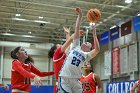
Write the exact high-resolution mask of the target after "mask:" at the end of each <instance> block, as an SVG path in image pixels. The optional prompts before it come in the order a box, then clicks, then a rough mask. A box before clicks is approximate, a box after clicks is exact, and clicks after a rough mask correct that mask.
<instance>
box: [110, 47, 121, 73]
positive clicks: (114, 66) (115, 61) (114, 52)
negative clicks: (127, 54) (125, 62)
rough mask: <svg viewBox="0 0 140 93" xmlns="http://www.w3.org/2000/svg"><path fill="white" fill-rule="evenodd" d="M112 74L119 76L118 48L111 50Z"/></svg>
mask: <svg viewBox="0 0 140 93" xmlns="http://www.w3.org/2000/svg"><path fill="white" fill-rule="evenodd" d="M112 72H113V73H112V74H113V75H118V74H120V48H119V47H116V48H113V49H112Z"/></svg>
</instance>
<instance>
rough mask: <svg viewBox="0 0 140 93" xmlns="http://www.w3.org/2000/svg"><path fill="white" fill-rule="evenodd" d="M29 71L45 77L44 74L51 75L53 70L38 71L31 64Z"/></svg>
mask: <svg viewBox="0 0 140 93" xmlns="http://www.w3.org/2000/svg"><path fill="white" fill-rule="evenodd" d="M31 72H33V73H34V74H36V75H38V76H40V77H45V76H50V75H53V74H54V72H53V71H52V72H40V71H39V70H38V69H37V68H36V67H35V66H33V65H32V64H31Z"/></svg>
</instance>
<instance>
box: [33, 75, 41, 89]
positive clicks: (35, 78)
mask: <svg viewBox="0 0 140 93" xmlns="http://www.w3.org/2000/svg"><path fill="white" fill-rule="evenodd" d="M34 84H35V85H36V87H40V85H42V83H41V78H40V77H39V76H37V75H36V76H35V77H34Z"/></svg>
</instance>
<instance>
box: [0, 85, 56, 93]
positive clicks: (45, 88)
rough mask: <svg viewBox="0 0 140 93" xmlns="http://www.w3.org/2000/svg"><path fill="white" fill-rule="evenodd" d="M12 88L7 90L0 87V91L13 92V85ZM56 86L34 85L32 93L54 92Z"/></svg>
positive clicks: (3, 92) (4, 92)
mask: <svg viewBox="0 0 140 93" xmlns="http://www.w3.org/2000/svg"><path fill="white" fill-rule="evenodd" d="M9 87H10V90H9V91H6V90H5V89H4V88H0V93H11V85H9ZM53 92H54V86H40V87H39V88H37V87H36V86H32V91H31V92H30V93H53Z"/></svg>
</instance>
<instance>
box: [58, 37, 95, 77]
mask: <svg viewBox="0 0 140 93" xmlns="http://www.w3.org/2000/svg"><path fill="white" fill-rule="evenodd" d="M91 58H92V56H91V54H90V52H84V51H82V50H81V47H80V39H76V40H74V41H73V46H72V48H71V50H69V53H68V54H67V57H66V59H65V62H64V64H63V67H62V69H61V71H60V74H59V76H65V77H68V78H80V77H81V75H82V70H81V67H82V66H83V65H84V63H85V62H88V61H89V60H90V59H91Z"/></svg>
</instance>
